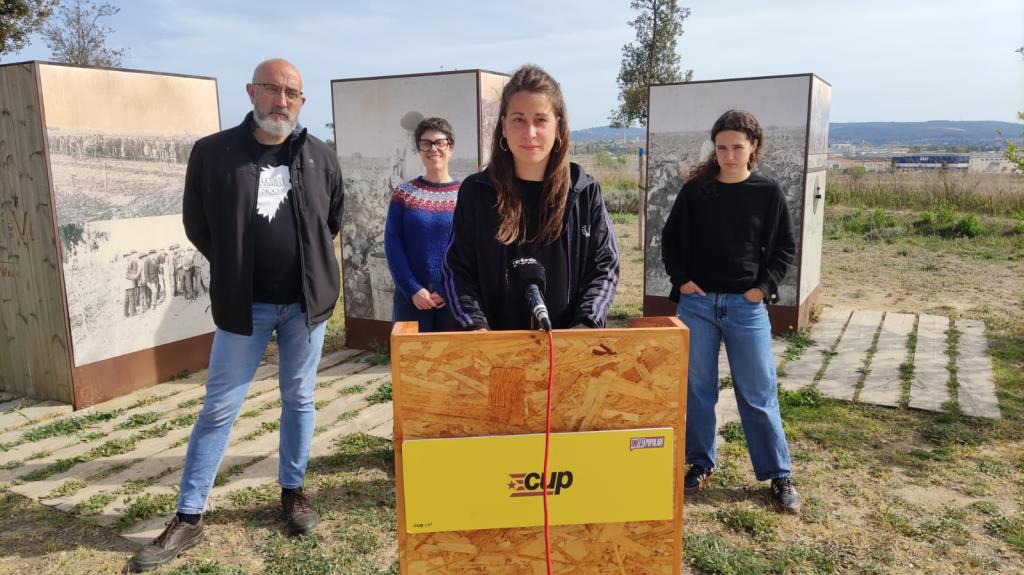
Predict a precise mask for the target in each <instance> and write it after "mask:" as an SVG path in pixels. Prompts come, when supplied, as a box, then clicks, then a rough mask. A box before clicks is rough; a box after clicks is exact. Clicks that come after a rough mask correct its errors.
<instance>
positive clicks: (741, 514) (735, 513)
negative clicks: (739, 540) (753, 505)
mask: <svg viewBox="0 0 1024 575" xmlns="http://www.w3.org/2000/svg"><path fill="white" fill-rule="evenodd" d="M715 518H716V519H718V520H719V521H721V522H722V523H723V524H724V525H725V526H726V527H728V528H729V529H732V530H733V531H735V532H737V533H746V534H747V535H750V536H751V537H753V538H754V539H758V540H771V539H775V534H776V533H775V517H774V516H772V515H769V514H768V513H767V512H765V511H761V510H759V509H738V508H731V509H721V510H719V511H718V512H717V513H715Z"/></svg>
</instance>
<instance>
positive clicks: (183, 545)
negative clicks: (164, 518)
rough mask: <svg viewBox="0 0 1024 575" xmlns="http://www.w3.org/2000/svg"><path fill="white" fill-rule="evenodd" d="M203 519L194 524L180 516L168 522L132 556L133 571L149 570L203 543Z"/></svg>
mask: <svg viewBox="0 0 1024 575" xmlns="http://www.w3.org/2000/svg"><path fill="white" fill-rule="evenodd" d="M205 537H206V535H204V534H203V520H202V518H200V519H199V523H196V524H195V525H192V524H190V523H185V522H179V521H178V517H177V516H175V517H174V518H173V519H171V520H170V521H168V522H167V528H166V529H164V532H163V533H161V534H160V536H159V537H157V538H156V539H154V540H153V542H152V543H150V544H149V545H146V546H145V547H143V548H142V549H139V552H138V553H136V554H135V557H133V558H132V565H131V567H132V571H135V572H138V571H149V570H150V569H156V568H157V567H159V566H161V565H163V564H164V563H167V562H169V561H171V560H173V559H174V558H175V557H177V556H178V554H179V553H181V552H182V551H185V550H186V549H191V548H193V547H195V546H196V545H199V544H200V543H202V541H203V539H204V538H205Z"/></svg>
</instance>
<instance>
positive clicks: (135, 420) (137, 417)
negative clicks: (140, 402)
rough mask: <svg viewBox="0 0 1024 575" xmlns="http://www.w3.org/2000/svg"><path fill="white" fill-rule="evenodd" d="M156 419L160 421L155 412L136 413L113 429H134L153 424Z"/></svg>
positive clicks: (158, 415)
mask: <svg viewBox="0 0 1024 575" xmlns="http://www.w3.org/2000/svg"><path fill="white" fill-rule="evenodd" d="M158 419H160V414H159V413H156V412H152V411H151V412H148V413H136V414H134V415H132V416H131V417H129V418H128V419H126V420H124V421H122V422H121V423H118V424H117V427H115V429H135V428H138V427H142V426H144V425H149V424H151V423H154V422H156V420H158Z"/></svg>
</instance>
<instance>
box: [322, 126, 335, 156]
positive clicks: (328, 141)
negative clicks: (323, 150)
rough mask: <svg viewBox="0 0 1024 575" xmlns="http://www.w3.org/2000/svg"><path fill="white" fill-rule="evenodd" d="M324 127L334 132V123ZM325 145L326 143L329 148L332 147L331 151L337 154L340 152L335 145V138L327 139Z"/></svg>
mask: <svg viewBox="0 0 1024 575" xmlns="http://www.w3.org/2000/svg"><path fill="white" fill-rule="evenodd" d="M324 127H325V128H327V129H328V130H331V131H332V132H333V131H334V122H327V123H326V124H324ZM324 143H326V144H327V145H328V146H330V147H331V149H332V150H334V151H335V152H337V151H338V146H337V144H335V143H334V138H327V141H326V142H324Z"/></svg>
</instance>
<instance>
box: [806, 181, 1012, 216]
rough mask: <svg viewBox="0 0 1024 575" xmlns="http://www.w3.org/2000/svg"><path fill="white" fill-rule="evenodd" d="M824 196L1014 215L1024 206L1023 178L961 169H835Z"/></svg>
mask: <svg viewBox="0 0 1024 575" xmlns="http://www.w3.org/2000/svg"><path fill="white" fill-rule="evenodd" d="M825 196H826V197H827V198H828V201H829V202H831V203H833V204H841V205H847V206H857V205H862V206H866V207H868V208H883V209H887V210H916V211H933V212H934V211H937V210H939V209H941V208H943V207H946V208H953V209H956V210H959V211H963V212H972V213H978V214H985V215H995V216H1012V215H1013V214H1015V213H1018V212H1019V211H1020V210H1024V179H1022V178H1020V177H1016V176H1009V175H1006V176H1003V175H987V174H969V173H957V172H938V173H913V172H893V173H882V174H865V175H864V176H863V177H856V176H849V175H844V174H842V173H835V172H830V173H829V174H828V185H827V191H826V193H825Z"/></svg>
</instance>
